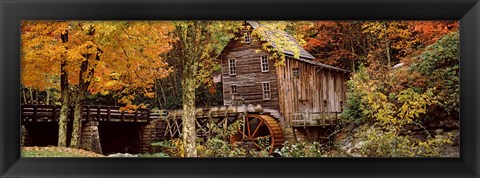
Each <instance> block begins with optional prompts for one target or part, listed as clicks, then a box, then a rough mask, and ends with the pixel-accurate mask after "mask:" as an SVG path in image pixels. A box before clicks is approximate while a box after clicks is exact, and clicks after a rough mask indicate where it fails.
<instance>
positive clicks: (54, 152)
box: [21, 146, 105, 157]
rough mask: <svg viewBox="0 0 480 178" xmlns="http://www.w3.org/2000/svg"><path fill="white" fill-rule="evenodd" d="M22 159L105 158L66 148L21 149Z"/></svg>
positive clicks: (93, 153) (88, 152)
mask: <svg viewBox="0 0 480 178" xmlns="http://www.w3.org/2000/svg"><path fill="white" fill-rule="evenodd" d="M21 154H22V157H105V156H104V155H101V154H97V153H95V152H90V151H85V150H82V149H76V148H67V147H54V146H48V147H36V146H35V147H22V152H21Z"/></svg>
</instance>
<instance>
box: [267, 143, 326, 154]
mask: <svg viewBox="0 0 480 178" xmlns="http://www.w3.org/2000/svg"><path fill="white" fill-rule="evenodd" d="M275 153H277V154H279V155H280V156H282V157H320V156H322V155H323V150H322V148H321V145H320V144H319V143H317V142H313V144H311V143H307V142H300V143H295V144H291V143H289V142H285V144H284V145H283V147H282V148H281V149H275Z"/></svg>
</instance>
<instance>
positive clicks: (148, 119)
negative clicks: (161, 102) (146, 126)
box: [147, 110, 151, 123]
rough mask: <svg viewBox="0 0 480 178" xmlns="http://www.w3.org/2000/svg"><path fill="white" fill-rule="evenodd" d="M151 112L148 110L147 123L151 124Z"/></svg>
mask: <svg viewBox="0 0 480 178" xmlns="http://www.w3.org/2000/svg"><path fill="white" fill-rule="evenodd" d="M150 121H151V119H150V110H147V122H148V123H150Z"/></svg>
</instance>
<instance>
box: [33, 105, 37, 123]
mask: <svg viewBox="0 0 480 178" xmlns="http://www.w3.org/2000/svg"><path fill="white" fill-rule="evenodd" d="M36 120H37V105H33V122H35V121H36Z"/></svg>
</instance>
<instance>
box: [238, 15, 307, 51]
mask: <svg viewBox="0 0 480 178" xmlns="http://www.w3.org/2000/svg"><path fill="white" fill-rule="evenodd" d="M247 23H248V24H250V26H252V27H253V28H254V29H256V28H259V27H261V26H262V24H260V23H258V22H256V21H247ZM265 33H266V34H265V35H264V36H263V37H264V38H265V40H267V42H268V43H270V44H271V45H272V46H273V47H274V48H277V49H278V44H276V43H275V40H273V38H276V36H283V37H285V39H288V40H289V41H288V43H289V44H292V45H295V46H294V47H295V48H298V49H300V58H305V59H310V60H313V59H315V57H313V56H312V55H311V54H310V53H309V52H307V51H306V50H305V49H303V47H302V46H301V45H300V44H298V42H297V40H295V38H293V36H292V35H291V34H290V33H288V32H285V31H282V30H277V31H272V30H266V31H265ZM281 50H282V52H283V53H285V54H286V55H288V56H294V55H295V53H294V52H293V51H290V50H285V49H281Z"/></svg>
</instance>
